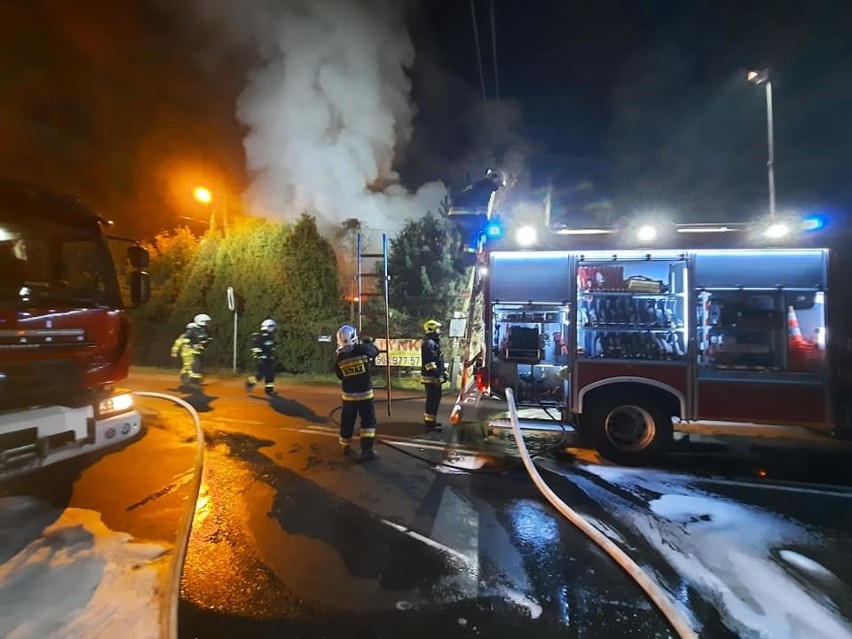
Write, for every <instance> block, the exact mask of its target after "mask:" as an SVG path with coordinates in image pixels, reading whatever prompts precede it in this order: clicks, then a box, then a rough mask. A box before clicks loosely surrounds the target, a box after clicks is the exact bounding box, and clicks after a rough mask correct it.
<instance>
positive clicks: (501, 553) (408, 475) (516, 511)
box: [6, 375, 852, 639]
mask: <svg viewBox="0 0 852 639" xmlns="http://www.w3.org/2000/svg"><path fill="white" fill-rule="evenodd" d="M175 381H176V380H173V379H172V378H170V377H164V376H157V375H152V376H143V375H135V376H133V377H131V379H130V380H129V385H130V386H131V387H132V388H133V389H134V390H149V391H151V390H153V391H165V392H169V393H174V394H177V395H180V394H179V393H177V389H176V384H175ZM184 397H186V396H184ZM189 400H190V401H191V403H193V405H194V406H195V407H196V408H197V409H198V410H199V412H200V414H201V418H202V422H203V426H204V430H205V436H206V471H205V477H204V482H203V485H202V491H201V494H200V496H199V498H198V500H197V503H196V504H195V518H194V523H193V530H192V535H191V539H190V543H189V546H188V549H187V558H186V564H185V567H184V571H183V580H182V587H181V593H180V595H181V604H180V613H179V624H180V636H181V637H182V638H185V637H197V638H199V639H207V638H218V637H234V636H247V637H266V636H269V637H272V636H275V637H280V636H288V637H328V638H334V637H344V636H345V637H351V636H370V637H391V636H394V637H397V636H400V635H404V636H406V637H420V636H424V637H425V636H429V637H432V636H434V635H435V634H436V633H441V634H443V635H445V636H451V637H457V636H458V637H463V636H470V635H473V636H488V637H492V636H493V637H510V636H512V637H515V636H517V635H518V634H519V633H526V634H528V635H530V636H535V637H551V636H552V637H557V636H558V637H566V636H567V637H590V638H591V637H669V636H674V635H673V634H672V631H671V629H670V628H669V626H668V624H667V623H666V622H665V620H664V619H663V618H662V616H661V615H660V614H659V613H658V612H657V611H656V609H655V608H654V607H653V606H652V604H651V603H650V601H649V599H648V597H647V596H646V595H645V594H644V593H643V592H642V591H641V590H640V589H639V588H638V587H637V586H636V585H635V584H634V583H633V581H632V580H631V579H630V578H629V577H627V575H626V574H625V573H624V572H623V571H622V570H621V568H619V567H618V566H617V565H616V564H615V563H613V561H612V560H611V559H610V558H609V557H608V556H606V555H605V554H604V553H603V552H601V551H600V550H599V549H598V548H597V547H596V546H594V545H593V544H592V543H591V542H590V541H588V540H587V538H586V537H585V536H583V535H582V534H581V533H579V532H578V531H577V530H576V529H575V528H573V527H572V526H570V525H569V524H568V523H567V522H565V521H564V520H563V518H562V517H561V516H560V515H558V514H557V513H556V511H555V510H553V509H552V508H551V507H550V506H549V505H548V504H547V503H546V502H545V501H544V500H543V499H542V498H541V497H540V496H539V494H538V493H537V491H536V490H535V488H534V487H533V485H532V484H531V482H530V481H529V479H528V477H527V475H526V474H525V472H524V471H523V470H522V469H520V468H519V465H518V462H517V459H516V458H515V457H514V456H513V454H514V452H515V451H514V450H513V446H512V444H511V441H510V440H508V439H502V440H500V439H489V440H487V441H483V440H482V439H481V437H479V436H478V435H480V433H478V432H477V431H476V429H473V430H470V429H468V431H466V436H465V437H464V438H463V439H462V441H461V442H459V441H457V440H458V439H459V438H458V433H455V432H453V431H452V430H451V429H450V428H446V429H445V431H444V432H443V433H424V432H423V431H422V428H421V426H420V419H421V416H422V409H423V401H422V398H421V397H419V396H417V395H411V394H409V395H408V396H406V395H405V394H401V393H398V394H397V397H396V401H394V403H393V404H392V414H391V415H390V416H388V415H387V412H386V404H384V403H382V402H379V404H378V415H379V436H380V438H382V439H383V440H384V442H386V443H387V444H391V445H393V446H394V448H391V447H389V446H387V445H381V444H380V445H379V447H378V449H377V450H378V453H379V455H380V458H379V459H378V460H376V461H374V462H371V463H368V464H363V465H362V464H358V463H355V462H354V461H352V460H350V459H348V458H344V457H343V456H342V455H341V454H340V451H339V449H338V446H337V441H336V439H337V425H336V417H337V412H336V409H337V407H338V405H339V399H338V390H337V389H336V388H335V387H328V386H307V385H306V386H299V387H295V386H289V385H288V384H287V383H286V382H285V384H284V385H283V386H282V387H281V388H280V395H279V396H277V397H274V398H268V397H266V396H264V395H263V394H262V393H261V392H259V391H255V392H254V393H252V394H248V393H246V391H245V389H244V388H243V387H242V386H241V384H240V383H239V382H238V381H236V380H210V383H209V384H208V385H206V386H205V387H204V392H203V393H200V394H198V395H195V396H192V397H190V398H189ZM143 407H144V410H145V415H144V416H145V420H144V421H145V425H146V433H145V435H144V436H143V437H142V438H141V439H140V440H139V441H137V442H135V443H133V444H131V445H129V446H127V447H125V448H124V449H122V450H120V451H117V452H114V453H112V454H109V455H106V456H104V457H102V458H100V459H98V460H88V461H87V462H86V463H85V464H82V465H77V466H74V467H70V470H69V469H67V468H66V469H60V470H56V471H52V473H48V474H45V475H43V476H42V478H41V479H39V480H38V481H29V482H26V483H24V484H22V485H21V486H19V487H18V488H17V489H16V490H21V491H24V492H26V491H29V493H30V494H32V495H35V496H37V497H39V498H40V499H43V500H47V501H50V502H52V503H55V504H57V505H59V506H61V505H63V504H65V505H75V506H78V507H85V508H89V509H92V510H96V511H98V512H100V513H102V518H103V520H104V522H105V523H106V524H107V525H108V526H109V527H110V528H111V529H113V530H123V531H128V532H131V533H132V534H133V535H134V536H138V537H139V538H142V539H162V540H172V541H173V539H174V534H175V531H176V524H177V521H179V518H180V514H181V513H182V512H183V511H184V510H185V508H186V507H187V506H188V505H190V504H188V503H187V499H188V497H187V493H188V487H189V480H190V474H189V469H190V468H191V459H192V454H193V451H194V448H193V447H194V437H193V434H192V427H191V424H190V423H189V421H188V420H187V419H186V418H185V417H184V416H183V415H181V414H180V413H179V411H177V410H175V409H173V408H169V407H166V406H164V405H162V404H158V403H156V402H155V400H147V399H146V400H144V404H143ZM449 407H450V400H449V398H447V399H445V402H444V405H443V407H442V413H443V414H442V417H443V418H444V420H445V423H446V418H447V413H448V411H449ZM558 438H559V437H558V435H555V434H550V435H539V436H530V437H529V439H528V444H529V446H530V448H531V449H540V448H541V447H543V446H545V445H547V444H550V443H553V442H554V441H557V440H558ZM702 446H703V448H702ZM766 446H768V447H769V448H770V449H772V446H771V442H768V443H764V447H766ZM707 447H708V443H707V441H702V442H701V445H699V446H695V447H693V448H689V447H685V446H681V447H680V448H679V452H678V453H676V454H675V455H673V456H672V460H671V462H670V464H669V465H668V467H667V468H663V469H656V470H649V469H641V470H631V469H622V468H618V467H614V466H611V465H608V464H606V463H603V462H601V461H600V460H599V459H597V457H596V456H595V455H594V454H593V453H592V452H591V451H588V450H584V449H582V448H572V449H569V450H567V451H564V452H560V453H558V454H556V455H550V454H548V455H546V456H543V457H542V459H541V464H540V467H541V468H542V470H543V474H544V477H545V479H546V480H547V481H548V483H549V484H550V485H551V487H552V488H553V489H554V490H555V491H556V492H557V493H558V494H559V495H560V496H561V497H562V499H563V500H564V501H566V502H567V503H569V504H570V505H571V506H572V507H573V508H575V509H576V510H577V511H579V512H581V513H582V514H583V515H585V516H586V517H588V518H590V519H591V520H592V521H593V522H594V523H595V525H596V526H597V527H598V528H599V529H600V530H603V531H605V532H606V534H607V535H608V536H609V537H610V538H611V539H612V540H613V541H615V542H616V543H618V544H619V545H620V546H621V547H622V548H624V549H625V550H627V551H628V552H629V553H630V554H631V555H632V556H634V558H635V559H636V560H637V561H638V562H639V563H640V564H641V565H643V566H644V567H646V568H647V569H648V570H649V571H650V572H651V574H652V575H653V576H654V577H655V578H656V579H657V580H658V581H659V582H660V583H661V584H662V585H663V586H664V588H666V589H667V591H668V592H669V593H670V594H671V596H672V597H673V598H674V599H675V600H676V601H677V602H678V603H679V605H680V607H681V609H682V610H683V611H685V613H686V614H687V615H688V616H689V617H690V618H691V619H692V621H693V623H694V625H695V626H696V627H699V628H700V629H701V636H702V637H705V636H706V637H737V636H744V637H761V636H767V637H773V639H774V638H775V637H799V636H807V637H820V636H825V637H845V636H852V631H850V627H852V626H850V620H852V590H850V586H849V584H852V568H850V566H852V562H850V561H849V559H850V551H849V550H848V548H852V544H850V542H852V514H850V513H852V509H850V506H851V505H852V492H850V490H849V489H848V488H846V487H843V486H829V485H822V484H813V483H807V482H806V481H804V480H807V479H808V478H809V477H811V476H812V473H809V472H808V468H810V467H819V468H821V469H822V470H823V472H822V473H821V474H819V475H816V477H817V479H820V480H825V478H829V479H832V480H836V481H835V483H842V481H843V480H844V478H845V477H847V474H848V468H846V467H845V466H844V465H843V463H842V462H843V460H844V457H843V456H842V455H843V454H844V453H843V450H842V449H830V450H828V451H825V450H821V451H813V450H812V451H809V452H802V451H799V454H798V456H797V457H796V458H795V459H796V460H797V463H793V464H785V463H783V460H784V459H786V458H788V457H789V456H790V455H791V454H795V452H796V449H795V448H792V449H791V448H790V447H789V446H787V447H781V448H780V449H777V450H776V449H772V450H773V452H772V454H770V455H769V456H768V457H766V458H761V457H760V456H756V455H755V454H754V452H753V451H751V452H749V454H748V455H745V456H744V455H742V454H739V453H741V452H742V449H737V450H735V451H734V453H732V454H728V455H727V457H726V455H725V454H724V453H723V452H721V451H720V449H719V446H718V445H716V446H715V447H714V446H712V445H711V446H709V448H707ZM779 451H782V452H779ZM791 451H792V452H791ZM779 460H782V461H779ZM772 464H775V465H774V466H773V465H772ZM828 466H831V469H827V467H828ZM837 466H841V467H843V468H840V469H838V468H835V467H837ZM847 466H848V464H847ZM452 467H456V468H452ZM460 468H467V469H474V470H473V472H464V471H461V470H458V469H460ZM767 468H769V472H767V470H766V469H767ZM767 475H768V476H767ZM6 490H7V491H8V490H9V489H8V488H6Z"/></svg>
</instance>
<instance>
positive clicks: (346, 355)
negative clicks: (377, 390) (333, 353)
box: [334, 343, 379, 402]
mask: <svg viewBox="0 0 852 639" xmlns="http://www.w3.org/2000/svg"><path fill="white" fill-rule="evenodd" d="M378 354H379V349H378V347H377V346H376V345H375V344H373V343H369V344H356V345H355V346H347V347H345V348H342V349H339V350H338V351H337V362H336V363H335V365H334V374H335V375H337V378H338V379H339V380H340V381H341V390H342V394H341V396H342V397H343V401H344V402H360V401H363V400H365V399H373V380H372V378H371V377H370V360H371V359H374V358H375V357H376V355H378Z"/></svg>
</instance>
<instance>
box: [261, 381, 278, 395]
mask: <svg viewBox="0 0 852 639" xmlns="http://www.w3.org/2000/svg"><path fill="white" fill-rule="evenodd" d="M263 392H264V393H266V394H267V395H269V396H270V397H275V396H276V395H277V394H278V393H276V392H275V386H273V385H272V384H266V385H265V386H264V387H263Z"/></svg>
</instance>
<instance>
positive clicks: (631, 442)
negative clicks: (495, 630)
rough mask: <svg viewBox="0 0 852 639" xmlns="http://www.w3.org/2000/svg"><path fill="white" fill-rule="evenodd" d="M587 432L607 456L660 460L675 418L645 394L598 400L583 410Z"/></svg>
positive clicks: (625, 461)
mask: <svg viewBox="0 0 852 639" xmlns="http://www.w3.org/2000/svg"><path fill="white" fill-rule="evenodd" d="M582 421H583V426H584V429H583V430H584V434H585V435H587V436H588V437H589V438H590V439H591V441H592V443H593V444H594V446H595V448H596V449H597V451H598V452H599V453H600V454H601V456H602V457H604V458H605V459H607V460H609V461H611V462H614V463H616V464H621V465H624V466H648V465H653V464H656V463H659V462H660V461H661V460H662V459H663V457H664V456H665V454H666V451H667V450H668V448H669V445H670V444H671V442H672V432H673V429H672V420H671V417H666V416H665V413H664V411H662V410H660V408H659V407H658V406H656V405H655V404H654V403H653V402H649V401H648V400H647V399H645V398H639V397H630V396H622V397H618V398H608V400H607V401H600V402H595V403H594V404H592V405H591V406H589V407H588V408H587V409H586V410H585V411H584V414H583V420H582Z"/></svg>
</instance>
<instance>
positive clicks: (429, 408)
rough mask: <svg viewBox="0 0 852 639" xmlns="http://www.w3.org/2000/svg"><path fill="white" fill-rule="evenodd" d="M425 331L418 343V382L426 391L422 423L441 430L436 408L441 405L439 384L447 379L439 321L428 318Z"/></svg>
mask: <svg viewBox="0 0 852 639" xmlns="http://www.w3.org/2000/svg"><path fill="white" fill-rule="evenodd" d="M423 332H424V333H425V335H424V337H423V341H422V342H421V343H420V382H421V383H422V384H423V388H424V389H425V391H426V407H425V409H424V411H423V425H424V426H425V427H426V429H427V430H441V422H439V421H438V408H439V407H440V405H441V385H442V384H443V383H444V382H446V381H448V380H449V376H448V375H447V371H446V369H445V367H444V354H443V352H442V351H441V323H440V322H439V321H437V320H433V319H430V320H428V321H426V322H424V323H423Z"/></svg>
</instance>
